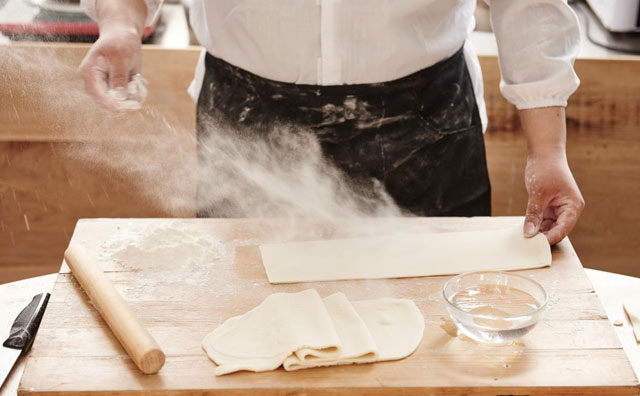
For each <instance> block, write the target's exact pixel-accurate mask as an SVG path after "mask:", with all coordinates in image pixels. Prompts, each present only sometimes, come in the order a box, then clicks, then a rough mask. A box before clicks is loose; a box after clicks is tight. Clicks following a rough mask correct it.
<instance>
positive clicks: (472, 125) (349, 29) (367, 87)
mask: <svg viewBox="0 0 640 396" xmlns="http://www.w3.org/2000/svg"><path fill="white" fill-rule="evenodd" d="M83 4H84V6H85V8H86V9H87V11H88V13H89V15H91V16H92V17H93V18H94V19H96V20H97V21H98V23H99V25H100V38H99V39H98V41H96V43H95V44H94V46H93V47H92V48H91V50H90V51H89V53H88V54H87V56H86V58H85V59H84V61H83V63H82V65H81V68H80V70H81V72H82V75H83V77H84V79H85V82H86V86H87V89H88V90H89V91H90V92H91V93H92V94H93V95H94V97H96V99H97V100H99V101H100V102H101V103H102V104H103V105H105V106H106V107H109V108H117V107H118V103H117V101H116V100H114V98H120V99H124V98H126V89H125V88H124V87H125V86H126V85H127V83H128V81H129V80H130V79H131V78H132V76H134V75H136V74H137V73H139V71H140V37H141V34H142V30H143V27H144V26H145V23H148V22H149V21H150V19H151V17H152V16H153V14H154V13H155V12H156V11H157V9H158V6H159V1H157V0H144V1H143V0H135V1H131V0H129V1H125V0H110V1H106V0H83ZM490 6H491V20H492V26H493V30H494V32H495V35H496V39H497V42H498V49H499V55H500V67H501V72H502V81H501V91H502V93H503V95H504V96H505V97H506V98H507V100H509V101H510V102H512V103H513V104H515V105H516V107H517V108H518V109H519V113H520V119H521V123H522V127H523V132H524V134H525V136H526V140H527V147H528V157H527V167H526V171H525V183H526V188H527V192H528V194H529V201H528V205H527V211H526V218H525V223H524V234H525V235H526V236H533V235H535V234H536V233H538V232H543V233H545V234H546V236H547V238H548V240H549V243H551V244H555V243H557V242H559V241H560V240H561V239H562V238H564V237H565V236H566V235H568V233H569V232H570V231H571V229H572V228H573V227H574V225H575V224H576V222H577V220H578V217H579V216H580V213H581V212H582V209H583V207H584V201H583V198H582V196H581V194H580V191H579V189H578V186H577V185H576V182H575V180H574V178H573V176H572V174H571V171H570V169H569V166H568V163H567V158H566V151H565V140H566V130H565V123H566V122H565V111H564V107H565V106H566V103H567V98H568V96H569V95H570V94H571V93H573V91H575V89H576V88H577V87H578V84H579V80H578V78H577V76H576V75H575V73H574V71H573V61H574V59H575V56H576V53H577V51H578V45H579V27H578V21H577V18H576V16H575V14H574V13H573V12H572V10H571V9H570V8H569V6H568V5H567V2H566V0H565V1H562V0H493V1H491V4H490ZM474 8H475V0H457V1H453V0H451V1H443V0H403V1H391V0H366V1H365V0H270V1H261V0H218V1H204V0H194V2H193V4H192V8H191V23H192V26H193V28H194V31H195V33H196V35H197V36H198V39H199V40H200V42H201V43H202V45H203V46H204V48H205V49H206V54H204V56H203V57H202V58H201V62H200V64H199V66H198V70H197V71H196V79H195V83H194V84H193V85H192V88H195V89H193V90H192V92H193V91H195V92H193V93H194V94H195V95H197V97H198V123H199V128H198V133H199V135H203V134H206V133H209V132H208V131H206V130H205V128H202V127H201V125H202V124H203V123H204V120H205V119H206V118H211V117H213V118H215V119H217V120H221V122H225V123H227V124H230V125H235V126H236V127H238V128H239V129H242V130H244V131H251V130H255V131H256V132H255V133H261V132H259V131H260V130H262V129H263V127H264V126H265V125H266V126H268V125H270V124H272V123H273V122H282V123H287V124H293V125H296V126H299V127H301V128H305V129H310V130H312V131H313V132H314V133H315V134H316V135H317V137H318V139H319V141H320V143H321V145H322V148H323V152H324V154H325V155H326V157H328V158H329V159H330V160H331V161H332V162H333V163H334V164H335V165H336V166H337V167H339V168H340V169H341V170H343V171H344V173H345V174H346V175H347V176H348V177H349V178H350V179H351V180H353V181H354V182H357V183H361V184H362V185H363V186H364V187H367V183H368V181H371V180H377V181H379V182H381V183H382V184H383V185H384V186H385V187H386V190H387V191H388V192H389V194H390V195H391V196H392V197H393V198H394V199H395V201H396V202H397V203H398V205H399V206H400V207H402V208H404V209H405V210H408V211H411V212H412V213H415V214H417V215H428V216H437V215H450V216H477V215H489V214H490V186H489V178H488V174H487V167H486V159H485V152H484V141H483V130H484V129H485V128H486V112H485V108H484V99H483V97H482V91H483V90H482V81H481V74H480V69H479V64H478V61H477V57H476V56H475V55H474V54H473V51H472V49H471V48H470V47H469V45H468V44H466V37H467V36H468V34H469V33H470V32H471V31H472V30H473V26H474V23H475V22H474V17H473V13H474ZM110 90H111V92H112V93H113V92H116V93H117V95H116V96H114V95H109V94H107V92H109V91H110ZM198 90H199V93H198V92H197V91H198ZM368 187H369V188H373V187H372V186H368ZM214 210H215V208H213V209H212V211H208V210H206V208H205V210H204V211H203V212H202V213H201V214H205V215H206V214H215V212H214Z"/></svg>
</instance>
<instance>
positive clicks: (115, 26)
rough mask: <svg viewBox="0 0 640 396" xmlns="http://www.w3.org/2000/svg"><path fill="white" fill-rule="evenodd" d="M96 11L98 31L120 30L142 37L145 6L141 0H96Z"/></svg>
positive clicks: (145, 12)
mask: <svg viewBox="0 0 640 396" xmlns="http://www.w3.org/2000/svg"><path fill="white" fill-rule="evenodd" d="M96 13H97V17H98V18H97V19H98V26H99V28H100V33H101V34H102V33H104V32H114V31H117V32H120V33H125V34H135V35H136V36H138V37H139V38H140V37H142V32H143V30H144V23H145V20H146V15H147V7H146V5H145V3H144V1H142V0H134V1H130V0H127V1H118V0H116V1H113V0H111V1H104V0H96Z"/></svg>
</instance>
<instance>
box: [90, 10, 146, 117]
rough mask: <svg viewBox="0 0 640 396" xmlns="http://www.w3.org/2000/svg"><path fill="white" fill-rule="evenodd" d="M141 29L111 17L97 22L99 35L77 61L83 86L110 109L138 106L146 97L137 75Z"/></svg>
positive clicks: (120, 109)
mask: <svg viewBox="0 0 640 396" xmlns="http://www.w3.org/2000/svg"><path fill="white" fill-rule="evenodd" d="M140 58H141V39H140V33H139V32H138V31H137V29H136V28H135V27H133V26H131V25H127V24H125V23H121V22H119V21H114V22H111V23H101V24H100V38H99V39H98V40H97V41H96V42H95V44H93V46H92V47H91V49H90V50H89V52H88V53H87V55H86V56H85V58H84V60H83V61H82V63H81V64H80V68H79V72H80V74H81V75H82V78H83V79H84V83H85V88H86V90H87V91H88V92H89V93H90V94H91V95H92V96H93V97H94V98H95V99H96V101H97V102H98V103H100V104H101V105H102V106H103V107H105V108H107V109H109V110H112V111H128V110H138V109H140V107H141V103H142V101H144V99H145V97H146V81H145V80H144V79H143V78H142V77H140V75H139V73H140Z"/></svg>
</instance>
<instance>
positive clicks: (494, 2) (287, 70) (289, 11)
mask: <svg viewBox="0 0 640 396" xmlns="http://www.w3.org/2000/svg"><path fill="white" fill-rule="evenodd" d="M145 1H146V4H147V14H148V20H151V18H152V17H153V14H154V13H155V12H156V11H157V10H158V7H159V5H160V3H161V1H160V0H145ZM82 2H83V4H84V6H85V9H86V10H87V13H88V14H89V15H90V16H91V17H93V18H95V9H94V3H95V0H82ZM487 2H488V3H489V1H487ZM475 6H476V0H192V6H191V11H190V19H191V25H192V27H193V29H194V32H195V34H196V36H197V37H198V39H199V41H200V43H201V44H202V46H203V47H204V48H205V49H206V51H208V52H209V53H211V54H212V55H213V56H216V57H218V58H221V59H223V60H225V61H227V62H228V63H231V64H233V65H235V66H238V67H240V68H242V69H244V70H247V71H249V72H251V73H254V74H257V75H259V76H261V77H264V78H267V79H271V80H276V81H282V82H289V83H295V84H314V85H338V84H363V83H377V82H383V81H391V80H395V79H398V78H402V77H404V76H407V75H409V74H411V73H414V72H416V71H418V70H421V69H424V68H426V67H429V66H431V65H433V64H435V63H437V62H439V61H441V60H443V59H446V58H448V57H449V56H451V55H453V54H454V53H455V52H456V51H457V50H458V49H460V48H461V47H463V46H464V52H465V59H466V60H467V64H468V68H469V73H470V76H471V79H472V80H473V83H474V89H475V94H476V98H477V100H478V105H479V108H480V113H481V116H482V119H483V124H484V125H485V127H486V112H485V108H484V99H483V89H482V76H481V71H480V66H479V63H478V59H477V57H476V56H475V54H474V53H473V50H472V48H471V47H470V45H469V43H468V42H466V38H467V36H468V35H469V33H470V32H471V31H472V30H473V29H474V26H475V19H474V10H475ZM490 10H491V24H492V26H493V31H494V32H495V35H496V39H497V43H498V52H499V61H500V70H501V74H502V79H501V83H500V89H501V92H502V94H503V95H504V97H505V98H506V99H507V100H508V101H510V102H511V103H513V104H515V105H516V107H517V108H518V109H527V108H535V107H546V106H566V104H567V98H568V97H569V95H571V94H572V93H573V92H574V91H575V90H576V88H577V87H578V85H579V80H578V77H577V76H576V74H575V72H574V70H573V61H574V59H575V57H576V55H577V52H578V49H579V42H580V33H579V25H578V19H577V17H576V15H575V14H574V12H573V11H572V10H571V8H570V7H569V5H568V4H567V1H566V0H491V1H490ZM203 74H204V56H202V57H201V60H200V62H199V66H198V69H197V70H196V78H195V79H194V83H193V84H192V87H191V88H190V92H191V94H192V96H195V97H197V94H198V92H199V90H200V87H201V85H202V75H203Z"/></svg>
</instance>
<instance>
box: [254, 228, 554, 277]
mask: <svg viewBox="0 0 640 396" xmlns="http://www.w3.org/2000/svg"><path fill="white" fill-rule="evenodd" d="M260 252H261V253H262V262H263V264H264V267H265V270H266V272H267V277H268V278H269V282H271V283H295V282H312V281H330V280H342V279H379V278H405V277H414V276H432V275H450V274H458V273H462V272H467V271H480V270H517V269H528V268H539V267H545V266H548V265H550V264H551V249H550V247H549V243H548V242H547V238H546V237H545V236H544V235H543V234H538V235H536V236H534V237H532V238H525V237H524V236H523V233H522V228H521V227H517V228H509V229H503V230H491V231H472V232H451V233H432V234H402V235H393V236H379V237H368V238H352V239H337V240H324V241H308V242H290V243H278V244H265V245H261V246H260Z"/></svg>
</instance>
